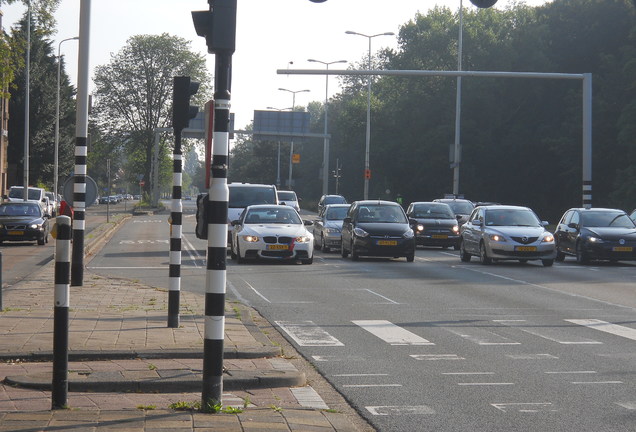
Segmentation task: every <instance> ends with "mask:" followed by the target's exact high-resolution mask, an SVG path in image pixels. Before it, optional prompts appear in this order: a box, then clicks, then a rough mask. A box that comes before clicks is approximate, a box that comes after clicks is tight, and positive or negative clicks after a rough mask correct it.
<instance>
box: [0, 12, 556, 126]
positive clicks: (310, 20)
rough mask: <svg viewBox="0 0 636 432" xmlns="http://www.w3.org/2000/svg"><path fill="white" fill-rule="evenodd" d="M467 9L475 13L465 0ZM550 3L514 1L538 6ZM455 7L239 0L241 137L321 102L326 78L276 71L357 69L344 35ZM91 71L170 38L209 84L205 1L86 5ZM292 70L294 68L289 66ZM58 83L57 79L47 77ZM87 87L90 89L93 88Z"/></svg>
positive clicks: (63, 21) (68, 55)
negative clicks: (255, 122)
mask: <svg viewBox="0 0 636 432" xmlns="http://www.w3.org/2000/svg"><path fill="white" fill-rule="evenodd" d="M462 1H463V6H464V8H474V6H473V5H472V4H471V3H470V1H469V0H462ZM547 1H550V0H518V3H525V4H528V5H530V6H537V5H541V4H543V3H546V2H547ZM511 2H512V0H499V1H498V2H497V4H496V5H495V7H496V8H503V7H506V6H508V5H509V4H510V3H511ZM459 4H460V0H392V1H387V0H327V1H326V2H324V3H313V2H311V1H309V0H238V10H237V24H236V27H237V29H236V52H235V53H234V55H233V58H232V62H233V69H232V96H231V111H232V112H233V113H235V128H236V129H242V128H244V127H245V126H246V125H248V124H249V123H250V122H251V121H252V119H253V113H254V110H265V109H267V108H268V107H274V108H277V109H287V108H290V107H291V106H292V102H293V99H294V95H293V94H292V93H291V92H287V91H281V90H279V88H286V89H288V90H291V91H299V90H310V91H309V92H300V93H296V95H295V103H296V106H306V105H307V104H308V103H309V102H311V101H320V102H324V100H325V77H324V76H323V75H315V76H314V75H311V76H301V75H277V74H276V70H277V69H286V68H290V69H324V68H325V66H324V65H321V64H319V63H309V62H308V61H307V59H316V60H320V61H323V62H332V61H337V60H347V61H348V62H349V63H346V64H344V63H343V64H335V65H332V66H330V69H340V68H342V69H346V68H347V67H348V66H349V64H350V63H353V64H356V63H358V62H360V61H361V60H362V59H363V58H364V57H365V56H366V54H367V52H368V49H369V40H368V38H366V37H362V36H357V35H348V34H345V31H347V30H349V31H354V32H358V33H362V34H366V35H375V34H379V33H385V32H394V33H395V34H396V35H397V34H398V32H399V29H400V26H401V25H403V24H405V23H407V22H408V21H409V20H411V19H413V18H414V17H415V15H416V14H417V13H418V12H420V13H426V11H427V10H428V9H429V8H432V7H434V6H435V5H439V6H446V7H448V8H451V9H453V10H456V9H458V8H459ZM90 7H91V22H90V70H91V77H92V75H93V72H94V69H95V67H96V66H98V65H103V64H107V63H108V62H109V61H110V58H111V55H114V54H116V53H117V52H118V51H119V50H120V49H121V48H123V47H124V46H125V45H126V41H127V40H128V38H129V37H131V36H133V35H138V34H161V33H169V34H172V35H176V36H180V37H182V38H184V39H186V40H189V41H192V44H191V49H192V50H193V51H195V52H199V53H201V54H203V55H206V58H207V66H208V70H209V72H210V76H212V75H213V72H214V55H213V54H207V47H206V45H205V39H204V38H201V37H198V36H197V34H196V33H195V31H194V25H193V24H192V16H191V13H190V12H191V11H193V10H207V9H208V7H209V6H208V3H207V1H206V0H91V1H90ZM25 10H26V7H25V6H24V5H23V4H14V5H11V6H4V7H3V8H2V11H3V12H4V17H3V26H4V28H5V29H6V30H9V28H10V27H11V25H12V24H13V23H14V22H16V21H17V20H18V19H19V18H20V16H21V15H22V14H23V13H24V11H25ZM79 11H80V0H62V1H61V3H60V7H59V9H58V11H57V13H56V14H55V16H56V19H57V29H58V30H57V33H56V34H55V35H54V37H53V40H54V45H53V46H54V51H55V53H57V50H58V46H59V45H58V44H59V42H60V41H62V40H63V39H67V38H71V37H74V36H77V35H78V34H79ZM77 45H78V44H77V41H67V42H64V43H63V44H62V45H61V53H62V55H64V57H65V59H66V65H67V69H66V72H67V74H68V75H69V76H70V78H71V82H72V83H73V85H77V80H76V77H77ZM385 47H390V48H396V47H397V42H396V36H379V37H375V38H372V47H371V50H372V52H373V53H375V52H377V51H378V50H379V49H382V48H385ZM290 62H293V63H290ZM51 79H56V77H53V76H52V77H51ZM91 86H92V83H91ZM328 88H329V96H330V97H331V96H332V95H333V94H335V93H337V92H338V90H339V80H338V78H337V77H334V76H331V77H330V78H329V85H328Z"/></svg>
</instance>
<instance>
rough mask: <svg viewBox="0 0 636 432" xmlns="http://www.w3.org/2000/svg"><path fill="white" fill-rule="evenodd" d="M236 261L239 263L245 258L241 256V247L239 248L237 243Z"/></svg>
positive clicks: (242, 262) (243, 261)
mask: <svg viewBox="0 0 636 432" xmlns="http://www.w3.org/2000/svg"><path fill="white" fill-rule="evenodd" d="M236 262H237V263H239V264H244V263H245V258H243V257H242V256H241V249H240V248H239V245H238V244H237V245H236Z"/></svg>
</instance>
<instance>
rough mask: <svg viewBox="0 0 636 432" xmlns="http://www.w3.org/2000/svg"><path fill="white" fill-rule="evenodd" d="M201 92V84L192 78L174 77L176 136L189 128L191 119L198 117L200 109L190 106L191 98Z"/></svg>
mask: <svg viewBox="0 0 636 432" xmlns="http://www.w3.org/2000/svg"><path fill="white" fill-rule="evenodd" d="M197 90H199V83H198V82H194V81H191V80H190V77H186V76H179V77H174V87H173V89H172V128H173V129H174V132H175V134H177V133H181V131H182V130H183V129H185V128H187V127H188V124H189V123H190V119H193V118H194V117H196V115H197V113H198V112H199V108H197V107H196V106H193V105H190V97H191V96H192V95H193V94H195V93H196V92H197Z"/></svg>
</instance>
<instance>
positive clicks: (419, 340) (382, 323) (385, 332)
mask: <svg viewBox="0 0 636 432" xmlns="http://www.w3.org/2000/svg"><path fill="white" fill-rule="evenodd" d="M351 322H352V323H354V324H356V325H358V326H360V327H362V328H363V329H365V330H366V331H368V332H369V333H371V334H372V335H374V336H377V337H379V338H380V339H382V340H383V341H385V342H387V343H389V344H391V345H435V344H434V343H432V342H431V341H429V340H426V339H424V338H423V337H420V336H418V335H416V334H415V333H411V332H410V331H408V330H405V329H403V328H402V327H400V326H397V325H395V324H393V323H391V322H389V321H386V320H360V321H351Z"/></svg>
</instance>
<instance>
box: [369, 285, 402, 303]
mask: <svg viewBox="0 0 636 432" xmlns="http://www.w3.org/2000/svg"><path fill="white" fill-rule="evenodd" d="M364 290H365V291H369V292H370V293H371V294H375V295H377V296H378V297H380V298H383V299H384V300H386V301H388V302H389V303H393V304H399V303H398V302H396V301H393V300H391V299H390V298H388V297H385V296H383V295H382V294H378V293H377V292H375V291H371V290H370V289H368V288H365V289H364Z"/></svg>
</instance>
